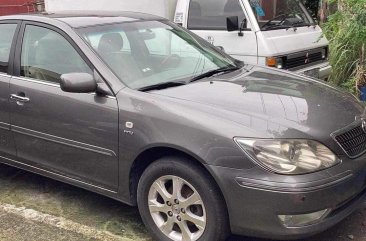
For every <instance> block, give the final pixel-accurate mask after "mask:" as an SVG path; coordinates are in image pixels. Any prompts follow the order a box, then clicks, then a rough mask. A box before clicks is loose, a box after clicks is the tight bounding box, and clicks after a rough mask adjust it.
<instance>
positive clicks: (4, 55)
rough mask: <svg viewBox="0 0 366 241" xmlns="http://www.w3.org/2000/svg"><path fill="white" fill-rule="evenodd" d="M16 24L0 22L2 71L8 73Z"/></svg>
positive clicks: (0, 60) (0, 67)
mask: <svg viewBox="0 0 366 241" xmlns="http://www.w3.org/2000/svg"><path fill="white" fill-rule="evenodd" d="M16 27H17V25H16V24H0V33H1V34H0V72H1V73H8V66H9V55H10V49H11V45H12V42H13V37H14V33H15V30H16Z"/></svg>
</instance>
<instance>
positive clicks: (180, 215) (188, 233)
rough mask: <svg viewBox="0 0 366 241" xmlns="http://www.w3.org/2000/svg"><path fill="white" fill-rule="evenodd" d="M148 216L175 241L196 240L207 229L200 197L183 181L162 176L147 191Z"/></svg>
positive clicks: (204, 211)
mask: <svg viewBox="0 0 366 241" xmlns="http://www.w3.org/2000/svg"><path fill="white" fill-rule="evenodd" d="M148 199H149V200H148V205H149V210H150V214H151V216H152V218H153V220H154V222H155V224H156V226H157V227H158V228H159V229H160V231H161V232H162V233H164V234H165V235H166V236H167V237H169V238H170V239H172V240H174V241H195V240H198V239H199V238H200V237H201V236H202V234H203V233H204V231H205V228H206V210H205V206H204V203H203V201H202V198H201V196H200V194H199V193H198V192H197V190H196V189H195V188H194V187H193V186H192V185H191V184H190V183H189V182H188V181H186V180H184V179H183V178H180V177H177V176H163V177H160V178H159V179H157V180H156V181H155V182H154V183H153V184H152V185H151V187H150V190H149V195H148Z"/></svg>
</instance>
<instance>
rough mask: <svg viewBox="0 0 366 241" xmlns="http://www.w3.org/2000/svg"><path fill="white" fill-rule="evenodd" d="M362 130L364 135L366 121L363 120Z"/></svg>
mask: <svg viewBox="0 0 366 241" xmlns="http://www.w3.org/2000/svg"><path fill="white" fill-rule="evenodd" d="M361 127H362V130H363V132H364V133H366V120H365V119H362V124H361Z"/></svg>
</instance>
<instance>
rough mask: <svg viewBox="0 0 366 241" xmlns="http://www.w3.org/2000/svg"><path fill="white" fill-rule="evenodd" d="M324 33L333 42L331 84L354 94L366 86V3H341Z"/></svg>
mask: <svg viewBox="0 0 366 241" xmlns="http://www.w3.org/2000/svg"><path fill="white" fill-rule="evenodd" d="M333 1H335V0H333ZM323 30H324V34H325V36H326V37H327V38H328V40H329V42H330V63H331V65H332V66H333V73H332V75H331V77H330V81H331V82H333V83H334V84H336V85H339V86H343V87H346V88H348V89H350V90H351V91H352V92H355V91H356V88H355V86H356V85H357V83H358V85H363V86H366V83H365V81H366V80H365V79H364V74H365V73H366V63H365V61H364V60H362V49H363V48H366V0H338V11H337V12H336V13H334V14H332V15H331V16H329V18H328V22H326V23H325V24H324V25H323Z"/></svg>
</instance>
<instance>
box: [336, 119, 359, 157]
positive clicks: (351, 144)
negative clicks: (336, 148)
mask: <svg viewBox="0 0 366 241" xmlns="http://www.w3.org/2000/svg"><path fill="white" fill-rule="evenodd" d="M334 138H335V140H336V141H337V142H338V144H339V145H340V146H341V147H342V149H343V150H344V151H345V152H346V154H347V155H348V156H350V157H357V156H359V155H361V154H363V153H364V152H365V151H366V133H365V132H364V131H363V129H362V127H361V125H359V126H356V127H353V128H352V129H350V130H348V131H346V132H344V133H341V134H338V135H336V136H335V137H334Z"/></svg>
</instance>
